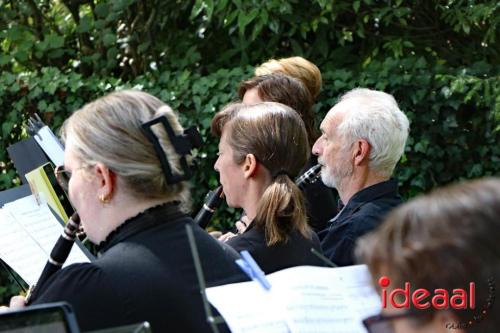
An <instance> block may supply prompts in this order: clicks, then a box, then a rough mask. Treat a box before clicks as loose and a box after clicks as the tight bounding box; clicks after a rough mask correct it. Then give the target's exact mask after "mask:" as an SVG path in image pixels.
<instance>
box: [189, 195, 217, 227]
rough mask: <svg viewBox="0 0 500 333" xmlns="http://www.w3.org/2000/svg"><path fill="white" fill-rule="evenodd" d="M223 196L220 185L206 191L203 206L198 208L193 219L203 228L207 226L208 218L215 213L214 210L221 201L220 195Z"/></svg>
mask: <svg viewBox="0 0 500 333" xmlns="http://www.w3.org/2000/svg"><path fill="white" fill-rule="evenodd" d="M223 196H224V194H223V192H222V186H219V187H217V188H216V189H215V190H213V191H210V192H208V193H207V196H206V198H205V202H204V203H203V207H202V208H201V209H200V211H199V212H198V214H196V217H195V218H194V221H195V222H196V223H197V224H198V225H199V226H200V227H202V228H203V229H205V228H206V227H207V226H208V223H210V219H211V218H212V216H213V215H214V213H215V210H216V209H217V207H219V205H220V204H221V202H222V197H223Z"/></svg>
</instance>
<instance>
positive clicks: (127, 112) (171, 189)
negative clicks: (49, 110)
mask: <svg viewBox="0 0 500 333" xmlns="http://www.w3.org/2000/svg"><path fill="white" fill-rule="evenodd" d="M162 115H164V116H165V117H166V118H167V119H168V121H169V123H170V125H171V126H172V128H173V130H174V132H175V133H176V134H177V135H180V134H181V133H182V132H183V128H182V126H181V125H180V123H179V120H178V119H177V116H176V115H175V113H174V112H173V111H172V109H171V108H170V107H169V106H168V105H166V104H165V103H163V102H162V101H160V100H159V99H158V98H156V97H154V96H152V95H150V94H148V93H145V92H141V91H135V90H124V91H118V92H113V93H111V94H109V95H106V96H104V97H101V98H98V99H97V100H95V101H93V102H91V103H88V104H86V105H85V106H84V107H83V108H81V109H80V110H78V111H76V112H75V113H73V115H71V117H70V118H68V119H67V120H66V122H65V123H64V124H63V127H62V128H61V136H62V139H63V140H66V139H67V137H68V136H71V138H72V140H73V141H72V142H74V144H75V150H76V154H77V155H78V157H79V158H80V159H81V162H82V164H83V165H84V166H93V165H95V164H96V163H97V162H101V163H103V164H104V165H106V166H107V167H108V168H110V169H111V170H113V171H114V172H115V173H116V174H118V175H119V176H120V177H121V178H122V179H123V181H124V183H125V186H126V187H127V190H129V191H130V192H131V193H132V194H133V195H136V196H138V197H140V198H146V199H160V198H162V199H166V200H168V201H174V200H177V201H180V202H181V203H182V206H183V208H184V210H187V209H188V208H189V205H190V195H189V189H188V187H187V184H186V182H180V183H177V184H173V185H169V184H167V181H166V178H165V175H164V173H163V170H162V167H161V164H160V160H159V157H158V155H157V154H156V152H155V150H154V147H153V144H152V143H151V142H150V141H149V140H148V139H147V137H146V136H145V135H144V133H143V131H142V128H141V125H142V124H143V123H145V122H147V121H149V120H152V119H154V118H157V117H159V116H162ZM152 129H153V131H154V133H155V135H156V136H157V137H158V140H159V142H160V144H161V146H162V148H163V150H164V151H165V154H166V156H167V158H168V160H169V164H170V167H171V169H172V171H173V172H175V173H181V171H182V168H181V166H180V162H179V159H180V156H179V155H178V154H177V153H176V151H175V148H174V147H173V146H172V144H171V142H170V140H169V138H168V135H167V133H166V132H165V130H163V129H161V128H160V127H158V125H157V126H155V127H153V128H152Z"/></svg>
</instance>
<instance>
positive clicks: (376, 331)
mask: <svg viewBox="0 0 500 333" xmlns="http://www.w3.org/2000/svg"><path fill="white" fill-rule="evenodd" d="M422 314H423V313H422ZM416 315H418V313H415V312H412V311H407V312H402V313H395V314H378V315H375V316H371V317H368V318H366V319H364V320H363V325H365V327H366V330H367V331H368V333H394V326H393V321H394V320H397V319H402V318H408V317H415V316H416Z"/></svg>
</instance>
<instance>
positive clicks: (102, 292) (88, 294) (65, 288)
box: [33, 264, 127, 331]
mask: <svg viewBox="0 0 500 333" xmlns="http://www.w3.org/2000/svg"><path fill="white" fill-rule="evenodd" d="M60 301H65V302H68V303H69V304H71V306H72V307H73V309H74V311H75V314H76V317H77V320H78V324H79V326H80V330H82V331H86V330H91V329H94V328H95V327H103V326H114V325H115V324H114V323H116V325H118V324H120V323H123V318H124V317H126V312H127V311H126V309H123V308H122V307H121V305H122V304H123V302H121V301H120V297H119V294H118V293H116V292H115V290H114V288H113V284H112V281H110V279H109V278H107V276H106V274H105V273H104V272H103V271H102V269H101V268H99V267H96V266H95V265H93V264H74V265H70V266H68V267H67V268H64V269H62V270H61V271H59V272H57V273H56V274H54V275H53V276H52V277H51V279H50V280H49V281H48V282H47V284H46V288H45V289H44V290H43V291H41V293H40V296H39V297H38V298H37V299H36V300H34V302H33V304H41V303H49V302H60Z"/></svg>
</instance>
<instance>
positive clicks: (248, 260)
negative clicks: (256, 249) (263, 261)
mask: <svg viewBox="0 0 500 333" xmlns="http://www.w3.org/2000/svg"><path fill="white" fill-rule="evenodd" d="M240 255H241V259H238V260H236V264H238V266H239V267H240V268H241V270H242V271H243V272H245V273H246V274H247V275H248V276H249V277H250V278H251V279H252V280H256V281H257V282H259V283H260V285H261V286H262V288H264V289H265V290H269V289H271V284H270V283H269V281H267V279H266V275H265V274H264V272H263V271H262V270H261V269H260V267H259V265H258V264H257V263H256V262H255V260H254V259H253V258H252V256H251V255H250V253H249V252H248V251H246V250H245V251H241V252H240Z"/></svg>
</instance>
